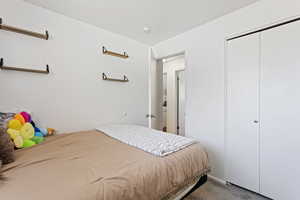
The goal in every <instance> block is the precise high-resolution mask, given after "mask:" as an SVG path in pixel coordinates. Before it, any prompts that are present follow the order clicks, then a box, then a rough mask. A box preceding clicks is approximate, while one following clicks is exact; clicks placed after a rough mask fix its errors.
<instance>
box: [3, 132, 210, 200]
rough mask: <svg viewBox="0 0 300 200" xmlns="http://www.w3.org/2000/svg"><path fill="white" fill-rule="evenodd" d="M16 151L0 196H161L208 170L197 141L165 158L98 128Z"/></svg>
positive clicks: (87, 199)
mask: <svg viewBox="0 0 300 200" xmlns="http://www.w3.org/2000/svg"><path fill="white" fill-rule="evenodd" d="M16 157H17V160H16V162H14V163H12V164H10V165H7V166H4V169H3V170H4V176H6V177H7V181H6V182H4V183H0V199H1V200H2V199H3V200H20V199H22V200H39V199H43V200H143V199H147V200H148V199H149V200H162V199H167V198H169V197H170V196H171V195H173V194H175V193H176V192H177V191H178V190H180V189H182V188H183V187H184V186H186V185H188V184H190V183H192V182H193V181H195V179H196V178H198V177H200V176H202V175H204V174H206V173H207V172H208V170H209V166H208V158H207V154H206V153H205V152H204V151H203V149H202V147H201V146H200V145H199V144H196V145H192V146H190V147H188V148H186V149H184V150H181V151H179V152H176V153H173V154H171V155H169V156H166V157H162V158H161V157H156V156H153V155H151V154H149V153H146V152H143V151H141V150H139V149H136V148H134V147H131V146H128V145H126V144H123V143H121V142H119V141H117V140H115V139H112V138H110V137H108V136H106V135H105V134H103V133H100V132H98V131H85V132H78V133H72V134H64V135H58V136H53V137H52V138H49V139H48V140H47V141H46V142H44V143H43V144H41V145H37V146H35V147H32V148H29V149H23V150H20V151H18V152H17V153H16Z"/></svg>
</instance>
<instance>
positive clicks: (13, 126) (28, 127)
mask: <svg viewBox="0 0 300 200" xmlns="http://www.w3.org/2000/svg"><path fill="white" fill-rule="evenodd" d="M7 133H8V135H9V136H10V138H11V139H12V141H13V142H14V144H15V147H16V148H28V147H32V146H34V145H36V144H40V143H42V142H43V141H44V137H45V136H50V135H53V134H55V130H54V129H52V128H48V129H45V128H37V127H36V126H35V123H34V122H33V121H32V119H31V116H30V114H29V113H27V112H21V113H18V114H16V115H15V116H14V119H11V120H10V121H9V122H8V129H7Z"/></svg>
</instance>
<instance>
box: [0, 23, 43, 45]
mask: <svg viewBox="0 0 300 200" xmlns="http://www.w3.org/2000/svg"><path fill="white" fill-rule="evenodd" d="M0 29H2V30H5V31H11V32H15V33H20V34H24V35H29V36H32V37H36V38H40V39H44V40H48V39H49V33H48V31H46V32H45V34H42V33H36V32H32V31H28V30H24V29H20V28H16V27H13V26H8V25H4V24H2V18H0Z"/></svg>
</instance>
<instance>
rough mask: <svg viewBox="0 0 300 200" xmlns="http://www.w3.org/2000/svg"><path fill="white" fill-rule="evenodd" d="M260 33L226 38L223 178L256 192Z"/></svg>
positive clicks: (257, 189)
mask: <svg viewBox="0 0 300 200" xmlns="http://www.w3.org/2000/svg"><path fill="white" fill-rule="evenodd" d="M259 40H260V35H259V34H255V35H250V36H247V37H243V38H239V39H235V40H232V41H229V42H228V46H227V48H228V49H227V106H226V109H227V110H226V142H225V143H226V176H227V181H228V182H230V183H233V184H236V185H239V186H241V187H244V188H247V189H249V190H252V191H255V192H259V168H258V167H259V163H258V161H259V159H258V155H259V118H258V114H259V112H258V110H259V79H260V78H259V75H260V73H259V70H260V55H259V54H260V50H259Z"/></svg>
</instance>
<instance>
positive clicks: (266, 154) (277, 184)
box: [260, 22, 300, 200]
mask: <svg viewBox="0 0 300 200" xmlns="http://www.w3.org/2000/svg"><path fill="white" fill-rule="evenodd" d="M261 42H262V88H261V94H262V95H261V116H262V118H261V123H262V125H261V133H262V134H261V147H260V148H261V159H260V163H261V165H260V166H261V192H262V194H264V195H266V196H268V197H271V198H274V199H276V200H277V199H278V200H296V199H299V184H298V182H299V179H300V168H299V164H300V90H299V86H300V22H294V23H291V24H288V25H284V26H281V27H278V28H275V29H271V30H268V31H265V32H263V33H262V40H261Z"/></svg>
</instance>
